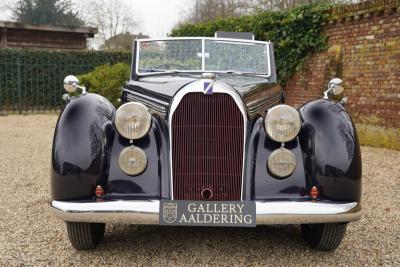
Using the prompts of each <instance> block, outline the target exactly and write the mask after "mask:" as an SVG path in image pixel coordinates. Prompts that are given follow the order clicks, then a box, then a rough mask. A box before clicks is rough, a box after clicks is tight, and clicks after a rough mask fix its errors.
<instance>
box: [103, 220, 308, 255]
mask: <svg viewBox="0 0 400 267" xmlns="http://www.w3.org/2000/svg"><path fill="white" fill-rule="evenodd" d="M227 244H231V245H227ZM116 248H118V251H121V250H122V251H129V253H149V251H151V254H152V256H154V254H157V252H159V253H163V254H165V253H167V254H168V253H178V254H179V253H180V252H182V253H187V251H199V249H203V250H204V248H209V251H210V250H211V251H212V254H215V255H217V254H220V253H222V254H224V253H226V252H229V253H235V252H238V253H243V252H244V251H246V253H249V252H250V251H251V253H256V254H257V253H265V251H268V250H270V251H272V250H278V251H290V250H293V249H297V250H304V249H307V247H306V244H305V243H304V241H303V239H302V236H301V231H300V227H299V226H297V225H274V226H257V227H256V228H233V227H232V228H219V227H165V226H144V225H140V226H136V225H108V226H107V229H106V235H105V238H104V240H103V242H102V243H101V244H100V246H99V247H98V250H101V251H103V252H107V251H108V252H112V251H113V250H115V249H116Z"/></svg>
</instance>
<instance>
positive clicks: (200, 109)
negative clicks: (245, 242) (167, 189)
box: [172, 93, 244, 201]
mask: <svg viewBox="0 0 400 267" xmlns="http://www.w3.org/2000/svg"><path fill="white" fill-rule="evenodd" d="M243 132H244V121H243V115H242V113H241V112H240V110H239V108H238V106H237V105H236V103H235V101H234V100H233V98H232V97H231V96H230V95H228V94H221V93H214V94H212V95H205V94H203V93H189V94H186V95H185V96H184V97H183V98H182V100H181V102H180V103H179V105H178V107H177V109H176V110H175V112H174V114H173V117H172V145H173V147H172V162H173V164H172V167H173V190H174V192H173V193H174V199H177V200H203V197H202V194H201V192H202V191H203V190H204V189H210V190H211V191H212V197H211V199H209V200H214V201H222V200H226V201H228V200H240V196H241V179H242V168H243V142H244V134H243Z"/></svg>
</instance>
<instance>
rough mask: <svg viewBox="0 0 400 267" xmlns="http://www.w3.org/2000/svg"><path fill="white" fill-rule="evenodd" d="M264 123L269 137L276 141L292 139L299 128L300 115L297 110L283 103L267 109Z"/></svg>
mask: <svg viewBox="0 0 400 267" xmlns="http://www.w3.org/2000/svg"><path fill="white" fill-rule="evenodd" d="M264 124H265V131H266V132H267V134H268V135H269V137H271V139H272V140H274V141H277V142H287V141H290V140H292V139H294V138H295V137H296V136H297V134H298V133H299V131H300V128H301V121H300V115H299V113H298V112H297V110H296V109H295V108H293V107H291V106H288V105H284V104H282V105H277V106H275V107H273V108H271V109H270V110H268V113H267V116H266V117H265V121H264Z"/></svg>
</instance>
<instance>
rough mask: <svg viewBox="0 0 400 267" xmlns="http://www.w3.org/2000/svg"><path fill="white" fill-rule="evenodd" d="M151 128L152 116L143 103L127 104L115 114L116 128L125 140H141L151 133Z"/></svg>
mask: <svg viewBox="0 0 400 267" xmlns="http://www.w3.org/2000/svg"><path fill="white" fill-rule="evenodd" d="M150 126H151V115H150V113H149V111H148V110H147V107H146V106H145V105H143V104H141V103H138V102H128V103H125V104H123V105H122V106H121V107H120V108H119V109H118V110H117V113H116V114H115V127H117V130H118V132H119V133H120V134H121V135H122V136H123V137H125V138H128V139H139V138H141V137H143V136H144V135H146V134H147V133H148V132H149V129H150Z"/></svg>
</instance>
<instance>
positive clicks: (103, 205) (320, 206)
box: [51, 200, 361, 225]
mask: <svg viewBox="0 0 400 267" xmlns="http://www.w3.org/2000/svg"><path fill="white" fill-rule="evenodd" d="M159 208H160V201H158V200H149V201H143V200H140V201H139V200H132V201H126V200H119V201H107V202H90V203H87V202H86V203H83V202H63V201H56V200H53V201H52V202H51V209H52V211H53V213H54V214H55V215H56V216H57V217H59V218H60V219H62V220H64V221H69V222H97V223H118V224H158V223H159ZM256 217H257V224H260V225H261V224H299V223H333V222H351V221H356V220H358V219H360V217H361V205H360V204H359V203H357V202H350V203H332V202H329V203H328V202H312V201H302V202H295V201H270V202H256Z"/></svg>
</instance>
